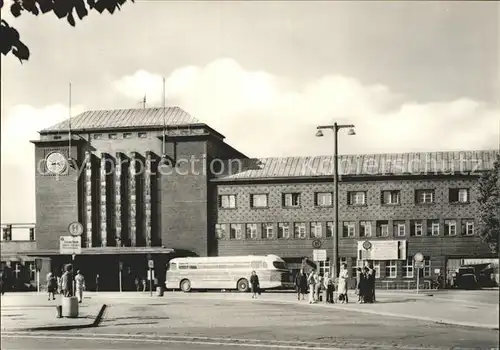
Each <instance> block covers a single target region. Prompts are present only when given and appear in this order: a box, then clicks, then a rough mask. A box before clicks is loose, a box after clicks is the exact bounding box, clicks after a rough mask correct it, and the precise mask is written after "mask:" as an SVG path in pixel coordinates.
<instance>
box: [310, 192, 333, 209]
mask: <svg viewBox="0 0 500 350" xmlns="http://www.w3.org/2000/svg"><path fill="white" fill-rule="evenodd" d="M332 198H333V193H331V192H316V193H315V194H314V204H315V205H316V206H318V207H331V206H332V205H333V200H332Z"/></svg>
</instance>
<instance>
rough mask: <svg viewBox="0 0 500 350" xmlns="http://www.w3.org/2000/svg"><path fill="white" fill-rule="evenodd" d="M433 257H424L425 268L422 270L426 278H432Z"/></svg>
mask: <svg viewBox="0 0 500 350" xmlns="http://www.w3.org/2000/svg"><path fill="white" fill-rule="evenodd" d="M431 271H432V270H431V257H430V256H425V257H424V268H423V269H422V274H423V276H424V277H431Z"/></svg>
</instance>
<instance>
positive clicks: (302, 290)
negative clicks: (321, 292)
mask: <svg viewBox="0 0 500 350" xmlns="http://www.w3.org/2000/svg"><path fill="white" fill-rule="evenodd" d="M295 289H296V291H297V300H300V296H301V295H302V300H304V297H305V295H306V293H307V275H306V273H305V271H304V270H300V272H299V273H298V274H297V275H296V276H295Z"/></svg>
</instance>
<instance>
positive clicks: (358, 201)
mask: <svg viewBox="0 0 500 350" xmlns="http://www.w3.org/2000/svg"><path fill="white" fill-rule="evenodd" d="M347 204H348V205H364V204H366V192H363V191H355V192H347Z"/></svg>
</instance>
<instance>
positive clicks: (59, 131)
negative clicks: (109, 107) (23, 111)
mask: <svg viewBox="0 0 500 350" xmlns="http://www.w3.org/2000/svg"><path fill="white" fill-rule="evenodd" d="M193 127H195V128H200V127H204V128H207V129H209V130H210V131H211V132H213V133H214V134H217V135H218V136H219V137H221V138H224V135H222V134H220V133H218V132H217V131H215V130H214V129H212V128H211V127H209V126H208V125H207V124H205V123H191V124H179V125H167V126H166V128H167V129H177V128H193ZM125 130H129V131H134V130H137V131H146V130H149V131H161V130H163V125H161V124H158V125H141V126H116V127H105V128H100V127H95V128H75V129H71V132H72V133H75V134H78V133H88V132H107V131H110V132H111V131H125ZM38 133H39V134H40V135H52V134H64V133H69V129H49V128H47V129H42V130H40V131H38Z"/></svg>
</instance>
